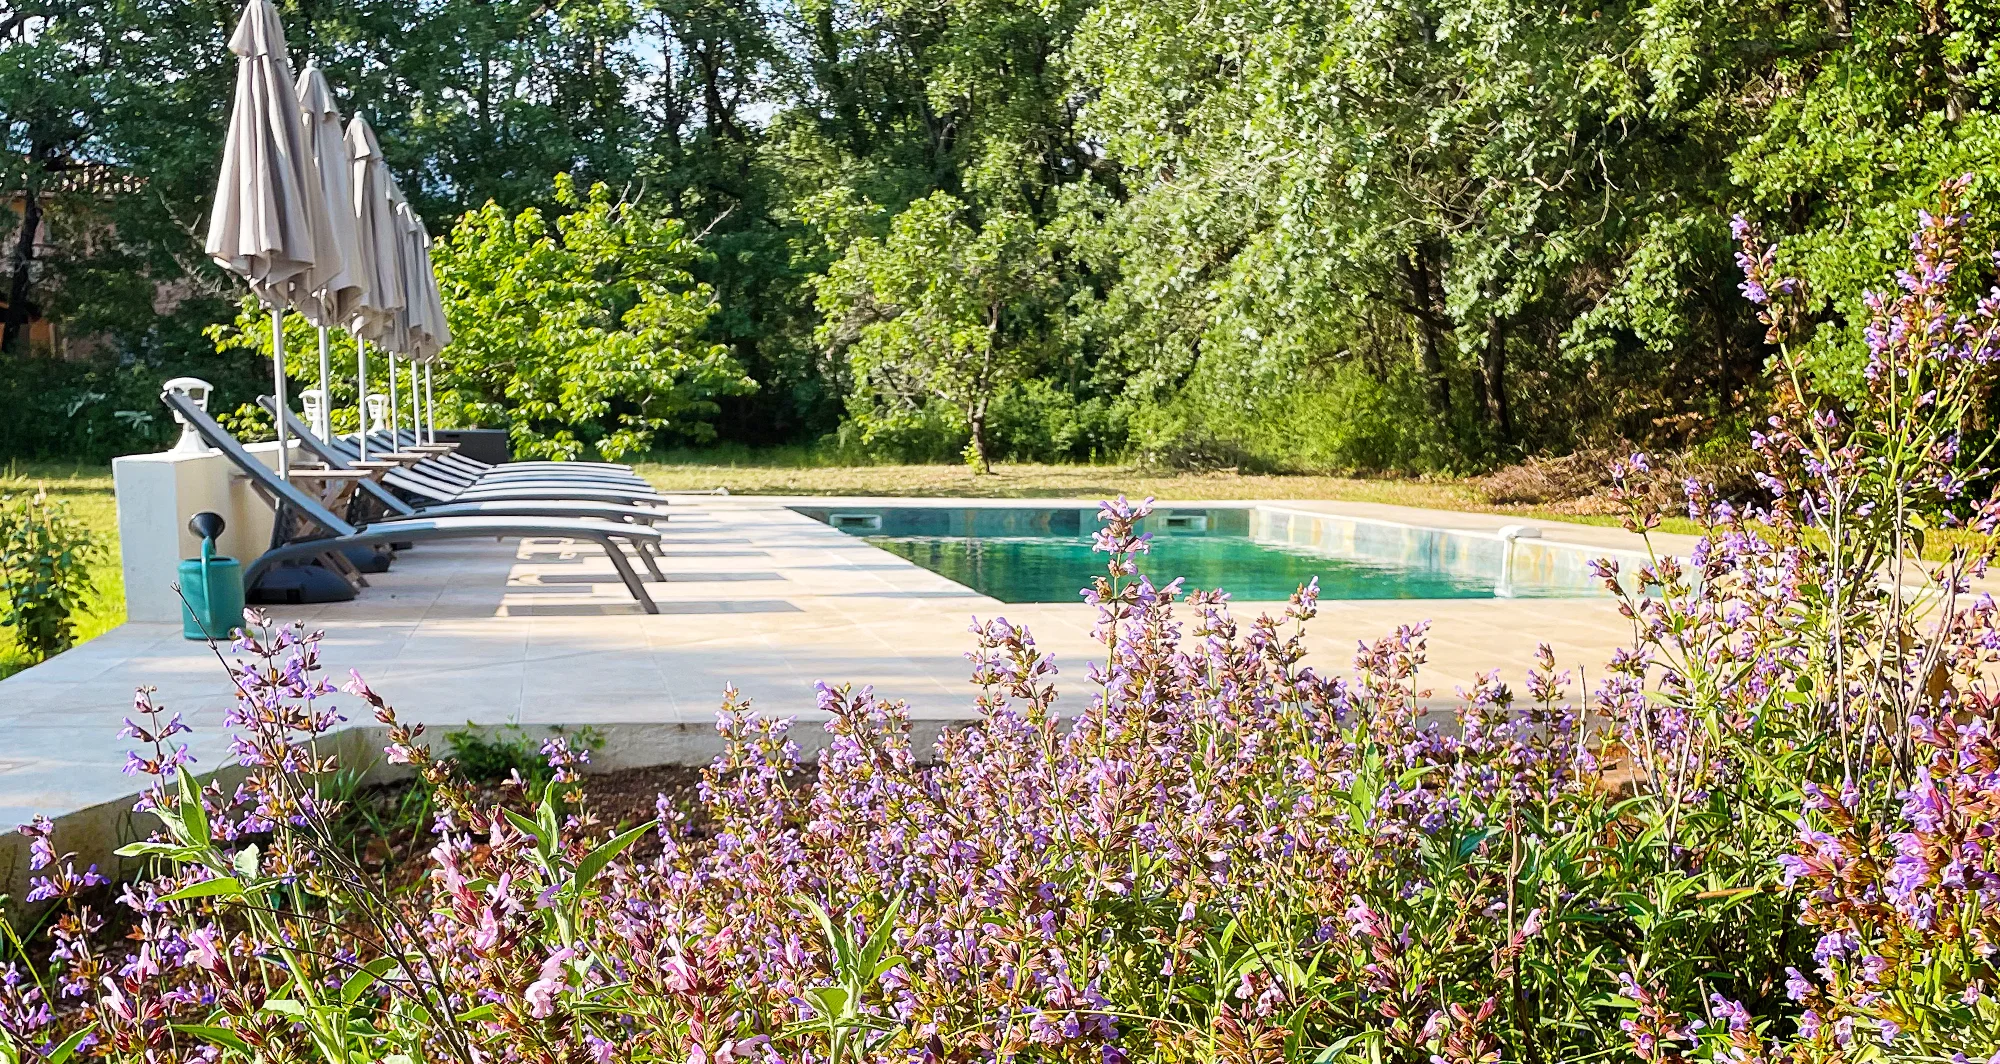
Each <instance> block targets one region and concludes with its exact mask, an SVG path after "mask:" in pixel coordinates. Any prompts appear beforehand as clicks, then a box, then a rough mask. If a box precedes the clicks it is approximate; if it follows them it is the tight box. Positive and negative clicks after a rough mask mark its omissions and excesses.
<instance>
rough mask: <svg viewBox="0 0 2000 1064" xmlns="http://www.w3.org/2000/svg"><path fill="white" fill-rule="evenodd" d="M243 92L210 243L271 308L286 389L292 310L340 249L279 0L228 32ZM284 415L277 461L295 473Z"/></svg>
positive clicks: (247, 9) (328, 272) (280, 383)
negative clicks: (308, 135)
mask: <svg viewBox="0 0 2000 1064" xmlns="http://www.w3.org/2000/svg"><path fill="white" fill-rule="evenodd" d="M229 50H230V51H231V52H233V53H235V54H236V56H237V57H238V63H237V68H236V101H235V104H234V107H233V109H232V110H231V112H230V115H229V133H228V137H227V139H226V140H225V141H224V148H223V155H222V174H221V176H220V177H219V178H218V179H217V181H216V186H215V206H214V208H213V210H212V212H211V213H210V215H209V223H208V242H207V251H208V254H209V257H211V258H213V259H214V260H215V261H216V262H218V263H220V264H221V265H222V267H223V268H224V269H227V270H229V271H230V272H231V273H234V274H236V275H237V276H239V277H242V278H243V279H244V280H245V281H247V282H249V284H250V290H251V291H253V292H255V293H256V294H257V297H258V298H259V299H261V300H262V301H263V302H264V305H265V306H267V307H269V308H270V309H271V349H272V375H273V378H274V383H275V384H276V387H277V398H278V401H279V402H280V403H282V402H284V398H285V335H284V312H285V309H286V308H288V307H292V306H296V305H297V304H298V303H299V302H300V301H302V300H303V299H305V297H306V296H307V295H308V294H309V293H311V292H313V291H315V290H317V289H319V288H322V287H324V285H325V284H326V282H327V281H329V280H332V279H333V278H334V277H336V276H338V275H339V273H340V270H341V267H342V265H343V264H342V262H341V261H340V253H339V249H338V247H337V246H336V244H335V242H334V238H333V235H332V233H331V232H330V231H329V228H328V219H327V216H326V207H325V204H324V202H323V201H322V200H321V198H320V195H319V191H318V177H317V174H315V173H314V166H313V162H312V154H311V148H310V146H309V144H308V142H307V138H306V132H305V120H304V116H303V114H302V113H301V111H300V109H299V98H298V92H297V90H296V88H295V86H294V85H293V83H292V65H291V62H290V61H289V60H288V59H287V58H286V55H285V28H284V25H283V24H282V23H281V22H279V20H278V10H277V8H275V7H273V6H271V0H249V2H248V3H246V4H245V5H244V6H243V17H242V19H241V20H240V21H239V22H238V23H237V25H236V32H235V34H234V35H233V36H231V37H230V39H229ZM285 435H286V430H285V425H284V421H283V420H282V419H280V420H279V422H278V467H279V470H280V471H281V472H282V473H286V474H289V473H290V471H291V469H290V467H291V459H290V456H289V454H288V449H287V441H286V439H285Z"/></svg>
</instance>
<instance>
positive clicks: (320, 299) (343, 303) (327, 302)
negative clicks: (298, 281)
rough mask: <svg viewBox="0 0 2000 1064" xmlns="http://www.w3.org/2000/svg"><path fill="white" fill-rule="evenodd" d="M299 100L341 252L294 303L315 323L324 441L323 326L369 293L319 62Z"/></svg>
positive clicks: (302, 78)
mask: <svg viewBox="0 0 2000 1064" xmlns="http://www.w3.org/2000/svg"><path fill="white" fill-rule="evenodd" d="M298 90H299V105H300V107H301V108H302V109H303V112H304V118H305V122H306V138H307V141H308V142H309V143H310V145H311V147H312V157H313V173H314V176H315V177H316V178H317V182H316V188H317V191H318V193H319V200H320V203H321V205H322V206H323V207H324V209H325V211H326V216H327V223H328V224H327V228H328V231H329V233H330V234H331V236H332V238H333V246H334V249H335V251H337V252H338V253H339V255H340V262H341V269H340V272H339V273H337V274H334V275H333V276H332V277H329V278H327V280H326V281H325V283H324V284H323V285H322V286H321V287H320V288H318V289H316V290H315V291H313V292H311V293H309V294H308V295H307V297H306V298H305V299H304V300H302V301H300V303H299V305H298V309H299V313H301V314H304V315H305V316H306V318H307V319H308V320H310V321H311V322H312V323H313V324H314V325H317V326H319V389H320V395H321V396H322V402H321V404H320V408H319V409H320V417H321V421H320V422H319V423H318V424H315V425H314V426H313V429H314V431H315V432H316V433H317V434H318V435H319V438H320V439H322V440H324V439H326V438H327V437H328V435H329V434H330V433H331V432H332V426H331V425H330V424H328V423H327V421H326V418H327V417H328V416H329V415H330V414H331V411H330V410H329V408H328V407H327V405H326V403H325V402H324V401H323V398H324V397H325V396H327V395H330V394H332V391H331V386H332V382H331V381H330V379H329V378H330V377H331V366H329V365H328V362H329V358H328V354H327V330H328V329H336V328H339V327H340V326H341V325H343V324H344V323H346V322H347V321H348V320H350V319H352V318H353V317H354V314H355V311H356V309H357V308H359V307H360V305H361V304H362V303H363V302H364V301H365V299H366V298H367V295H368V278H367V276H366V270H365V268H364V264H363V263H362V261H361V250H360V237H361V234H360V218H359V216H358V213H357V210H356V207H355V200H354V182H353V169H354V166H353V160H352V158H350V157H349V155H348V152H347V138H346V136H345V135H344V134H343V133H342V131H341V128H340V107H339V105H338V104H336V103H335V102H334V99H333V90H332V89H331V88H329V87H328V86H327V83H326V75H324V74H322V73H320V69H319V67H318V65H316V64H314V65H309V66H307V67H306V69H305V73H303V74H300V75H299V84H298Z"/></svg>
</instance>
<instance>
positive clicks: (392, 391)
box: [389, 351, 403, 450]
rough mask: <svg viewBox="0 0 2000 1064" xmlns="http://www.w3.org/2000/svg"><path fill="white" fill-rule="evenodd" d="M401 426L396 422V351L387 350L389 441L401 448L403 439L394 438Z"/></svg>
mask: <svg viewBox="0 0 2000 1064" xmlns="http://www.w3.org/2000/svg"><path fill="white" fill-rule="evenodd" d="M401 428H402V426H400V425H398V424H396V352H394V351H391V352H389V442H390V443H393V444H395V445H396V447H397V449H398V450H400V449H402V446H403V441H402V440H399V439H397V438H396V436H397V433H398V432H400V431H401Z"/></svg>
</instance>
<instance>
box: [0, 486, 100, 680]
mask: <svg viewBox="0 0 2000 1064" xmlns="http://www.w3.org/2000/svg"><path fill="white" fill-rule="evenodd" d="M38 488H39V489H41V490H44V491H47V492H48V493H49V497H50V498H51V499H60V500H61V501H62V502H63V503H65V504H66V505H68V507H69V510H70V513H71V514H72V515H74V516H75V517H77V518H78V519H80V520H82V521H83V523H84V524H85V525H87V526H89V528H90V530H91V532H92V533H93V535H95V537H96V539H97V544H98V553H97V557H96V558H95V559H94V560H93V561H92V562H91V566H90V573H91V577H92V581H93V583H94V585H95V586H94V587H93V589H92V591H91V597H90V605H89V607H88V608H87V609H85V611H84V614H83V616H81V617H79V618H77V635H78V636H79V637H80V638H82V639H90V638H92V637H93V636H97V635H101V634H103V633H104V632H107V631H110V630H111V629H113V628H116V627H118V626H119V625H120V624H123V623H124V622H125V579H124V572H123V570H121V569H120V568H119V566H118V506H117V503H116V502H114V501H113V499H112V495H111V467H110V466H102V465H79V464H77V463H73V462H11V463H8V464H6V465H4V466H0V496H10V495H22V494H33V493H34V492H35V490H36V489H38ZM30 664H32V662H29V661H28V660H27V659H26V658H25V657H23V656H22V654H21V653H20V651H19V650H18V649H17V648H16V647H15V645H14V632H13V629H11V628H0V676H7V675H10V674H12V673H16V672H19V671H21V670H22V669H24V668H27V667H28V666H29V665H30Z"/></svg>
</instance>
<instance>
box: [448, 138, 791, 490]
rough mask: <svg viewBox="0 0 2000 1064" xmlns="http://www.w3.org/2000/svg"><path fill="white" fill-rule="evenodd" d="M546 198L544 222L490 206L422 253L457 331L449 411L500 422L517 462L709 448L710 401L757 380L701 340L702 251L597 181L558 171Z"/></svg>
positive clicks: (670, 223) (451, 352) (664, 220)
mask: <svg viewBox="0 0 2000 1064" xmlns="http://www.w3.org/2000/svg"><path fill="white" fill-rule="evenodd" d="M554 198H555V201H556V203H557V204H558V206H559V208H561V209H562V210H563V212H564V213H561V214H559V215H558V216H557V217H556V218H555V220H554V225H553V227H551V225H550V223H549V221H548V220H547V219H546V218H545V217H544V215H543V214H542V212H541V211H540V210H539V209H537V208H532V207H531V208H529V209H527V210H524V211H522V212H520V213H519V214H516V215H510V214H508V213H507V212H506V211H504V210H502V209H501V208H500V207H499V205H498V204H494V203H488V204H487V205H486V206H484V207H482V208H480V209H479V210H476V211H472V212H469V213H468V214H466V215H465V216H464V217H462V218H460V219H459V221H458V224H457V225H456V226H454V227H453V229H452V231H451V235H450V236H449V237H447V238H446V239H444V240H441V241H439V242H438V244H437V246H436V247H435V248H434V249H433V252H432V258H433V261H434V263H435V265H436V268H437V274H438V284H439V290H440V294H441V295H442V297H443V301H444V308H445V317H446V319H447V321H449V323H450V325H451V331H452V343H451V346H450V347H449V348H448V349H447V350H446V355H445V359H444V364H443V367H442V369H441V373H442V376H441V377H440V378H439V383H440V384H441V385H442V387H443V392H442V394H440V395H439V396H438V402H439V404H440V409H441V410H444V411H446V413H445V415H444V416H446V417H455V418H456V419H457V421H458V423H459V424H471V425H491V426H505V427H506V428H507V430H508V435H509V438H510V439H511V441H512V443H513V446H514V449H515V450H516V452H518V453H522V454H531V455H540V456H544V457H561V458H573V457H577V456H579V455H581V454H583V453H584V452H585V450H586V449H594V450H595V451H596V452H597V453H598V454H600V455H603V456H604V457H606V458H612V459H616V458H618V457H621V456H624V455H629V454H634V453H637V452H641V451H644V450H645V449H647V448H648V447H651V446H653V445H655V444H656V443H658V442H659V441H660V440H661V439H662V437H675V436H677V437H680V438H684V439H688V440H692V441H697V442H699V441H703V440H707V439H710V438H712V437H713V435H714V428H713V426H712V425H711V424H710V423H709V420H708V419H709V418H711V417H713V416H714V413H715V410H716V406H715V400H716V398H718V397H720V396H724V395H737V394H742V393H744V392H747V391H749V390H751V389H752V388H754V387H756V384H755V382H753V381H751V380H750V379H749V378H748V377H746V376H744V375H743V371H742V369H741V368H740V367H739V366H737V364H736V362H735V361H734V360H733V359H731V358H730V357H729V352H728V350H727V349H726V348H724V347H723V346H722V345H720V344H715V343H708V342H704V341H702V340H700V339H699V338H698V337H699V335H700V333H701V330H702V327H703V325H704V324H705V323H706V322H707V321H708V318H709V315H711V314H713V313H714V312H715V298H714V293H713V292H712V291H711V290H710V289H709V288H708V287H707V286H706V285H701V284H697V283H696V282H695V281H694V278H693V277H692V276H691V275H690V273H689V272H688V271H689V268H690V267H691V266H692V264H693V263H694V261H695V260H696V259H697V258H698V257H699V255H700V254H701V252H700V249H699V248H698V247H697V246H696V245H695V243H694V242H693V241H692V240H691V239H690V238H689V237H688V235H687V233H686V230H685V229H684V227H683V226H682V225H681V223H680V222H679V221H678V220H677V219H674V218H671V217H667V216H664V215H661V214H658V213H655V212H654V211H653V210H652V209H651V207H650V206H649V205H648V204H645V203H643V202H628V201H622V200H614V199H613V198H612V197H611V193H610V190H609V189H607V188H606V187H605V186H604V185H602V184H599V185H594V186H592V187H591V188H590V190H589V191H588V192H587V193H585V192H580V191H579V190H578V189H577V188H576V185H575V184H574V182H572V181H570V180H569V178H568V177H566V176H559V177H558V178H557V179H556V183H555V196H554Z"/></svg>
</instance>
